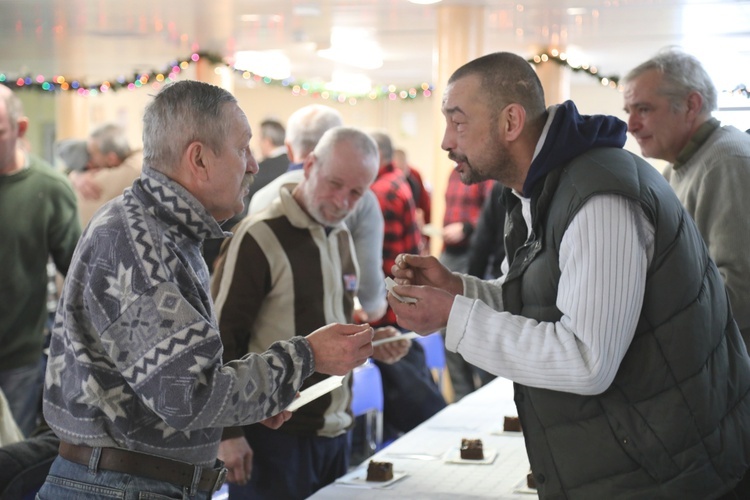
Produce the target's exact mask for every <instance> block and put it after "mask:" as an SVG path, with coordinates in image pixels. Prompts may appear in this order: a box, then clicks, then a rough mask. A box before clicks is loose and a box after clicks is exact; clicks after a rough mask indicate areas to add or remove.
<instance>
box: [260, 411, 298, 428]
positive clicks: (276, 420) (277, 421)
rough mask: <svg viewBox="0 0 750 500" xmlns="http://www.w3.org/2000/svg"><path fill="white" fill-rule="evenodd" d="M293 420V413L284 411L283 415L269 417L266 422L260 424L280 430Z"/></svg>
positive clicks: (262, 421)
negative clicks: (284, 424) (288, 421)
mask: <svg viewBox="0 0 750 500" xmlns="http://www.w3.org/2000/svg"><path fill="white" fill-rule="evenodd" d="M290 418H292V412H290V411H286V410H284V411H282V412H281V413H277V414H276V415H274V416H273V417H268V418H267V419H265V420H261V421H260V422H259V423H261V424H263V425H265V426H266V427H268V428H269V429H274V430H275V429H278V428H279V427H281V425H282V424H283V423H284V422H286V421H287V420H289V419H290Z"/></svg>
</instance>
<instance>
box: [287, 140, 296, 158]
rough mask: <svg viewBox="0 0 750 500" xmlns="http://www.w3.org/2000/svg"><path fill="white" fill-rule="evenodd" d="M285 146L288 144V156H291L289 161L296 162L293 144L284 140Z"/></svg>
mask: <svg viewBox="0 0 750 500" xmlns="http://www.w3.org/2000/svg"><path fill="white" fill-rule="evenodd" d="M284 146H286V157H287V158H289V163H294V161H295V160H296V158H295V157H294V154H293V153H294V152H293V151H292V145H291V144H289V143H288V142H286V141H284Z"/></svg>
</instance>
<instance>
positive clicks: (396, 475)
mask: <svg viewBox="0 0 750 500" xmlns="http://www.w3.org/2000/svg"><path fill="white" fill-rule="evenodd" d="M405 477H406V472H400V471H393V479H391V480H389V481H368V480H367V468H366V467H362V468H359V469H356V470H353V471H351V472H350V473H348V474H346V475H343V476H341V477H340V478H338V479H336V484H340V485H342V486H352V487H355V488H372V489H381V488H387V487H389V486H390V485H392V484H393V483H395V482H396V481H400V480H401V479H403V478H405Z"/></svg>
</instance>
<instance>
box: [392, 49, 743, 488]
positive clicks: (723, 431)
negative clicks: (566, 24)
mask: <svg viewBox="0 0 750 500" xmlns="http://www.w3.org/2000/svg"><path fill="white" fill-rule="evenodd" d="M443 113H444V115H445V117H446V120H447V126H446V131H445V136H444V138H443V143H442V147H443V149H445V150H446V151H448V153H449V157H450V158H451V159H453V160H455V161H456V163H457V168H458V170H459V171H460V172H461V174H462V179H463V181H464V182H466V183H471V182H479V181H482V180H485V179H488V178H489V179H495V180H498V181H500V182H501V183H503V184H504V185H505V186H507V189H506V191H505V193H504V195H505V197H504V200H505V202H506V210H507V218H508V222H507V224H506V231H505V248H506V251H507V257H506V259H507V272H506V273H505V274H504V275H503V276H502V277H501V278H500V279H499V280H498V281H483V280H481V279H479V278H475V277H472V276H467V275H459V274H453V273H450V272H449V271H448V270H447V269H445V268H444V267H443V266H441V265H440V263H439V262H438V261H437V260H436V259H435V258H433V257H419V256H416V255H400V256H398V257H397V259H396V265H394V267H393V272H394V275H395V277H396V279H397V281H398V282H399V283H400V284H402V286H396V287H395V288H394V291H395V292H396V293H398V294H400V295H403V296H411V297H414V298H416V299H417V302H416V303H415V304H407V303H401V302H399V301H398V300H396V298H395V297H394V296H393V295H389V298H388V301H389V303H390V305H391V307H392V308H393V310H394V311H395V313H396V314H397V316H398V321H399V324H400V325H401V326H403V327H405V328H411V329H414V330H416V331H418V332H423V333H428V332H433V331H435V330H437V329H440V328H445V329H446V347H447V348H449V349H452V350H454V351H456V352H458V353H460V354H461V355H462V356H464V357H465V358H466V359H467V360H468V361H470V362H471V363H473V364H476V365H477V366H479V367H481V368H483V369H485V370H488V371H490V372H492V373H494V374H496V375H498V376H503V377H506V378H509V379H511V380H513V381H514V382H515V383H516V385H515V388H516V392H515V401H516V405H517V407H518V413H519V417H520V419H521V423H522V426H523V430H524V438H525V440H526V448H527V452H528V455H529V461H530V463H531V468H532V471H533V473H534V477H535V479H536V482H537V485H538V493H539V496H540V497H541V498H543V499H558V498H642V499H654V498H696V499H698V498H701V499H702V498H718V497H721V496H722V495H729V496H727V498H748V484H747V483H748V482H750V481H748V480H747V479H744V478H745V477H746V472H747V470H748V467H749V466H750V429H749V428H748V426H747V422H748V421H750V359H749V358H748V355H747V351H746V349H745V344H744V342H743V341H742V338H741V337H740V333H739V330H738V328H737V325H736V323H735V322H734V319H733V318H732V315H731V312H730V309H729V305H728V299H727V293H726V290H725V288H724V285H723V282H722V280H721V275H720V274H719V272H718V270H717V268H716V265H715V264H714V262H713V261H712V260H711V259H710V257H709V255H708V251H707V249H706V247H705V245H704V243H703V240H702V238H701V235H700V233H699V232H698V230H697V228H696V226H695V224H694V223H693V221H692V219H691V218H690V216H689V215H688V214H687V212H685V210H684V209H683V208H682V205H681V204H680V202H679V200H678V199H677V198H676V197H675V195H674V193H673V191H672V190H671V188H670V187H669V185H668V184H667V183H666V181H665V180H664V179H663V177H662V176H661V175H660V174H659V173H658V172H657V171H656V170H655V169H654V168H652V167H651V166H650V165H648V164H647V163H646V162H644V161H643V160H642V159H640V158H638V157H637V156H635V155H633V154H631V153H629V152H626V151H624V150H623V149H622V146H623V144H624V143H625V133H626V126H625V123H623V122H622V121H620V120H618V119H616V118H614V117H611V116H599V115H597V116H581V115H579V114H578V111H577V109H576V107H575V105H574V104H573V103H572V102H570V101H568V102H565V103H563V104H561V105H558V106H552V107H550V108H549V109H545V107H544V94H543V91H542V87H541V84H540V82H539V79H538V78H537V76H536V74H535V73H534V71H533V69H532V68H531V67H530V66H529V64H528V63H527V62H526V61H525V60H524V59H522V58H520V57H518V56H516V55H513V54H509V53H496V54H490V55H487V56H484V57H480V58H478V59H476V60H474V61H471V62H469V63H467V64H466V65H464V66H462V67H461V68H459V69H458V70H457V71H456V72H455V73H454V74H453V76H452V77H451V78H450V80H449V81H448V85H447V88H446V92H445V96H444V98H443ZM403 285H412V286H403ZM414 285H417V286H414Z"/></svg>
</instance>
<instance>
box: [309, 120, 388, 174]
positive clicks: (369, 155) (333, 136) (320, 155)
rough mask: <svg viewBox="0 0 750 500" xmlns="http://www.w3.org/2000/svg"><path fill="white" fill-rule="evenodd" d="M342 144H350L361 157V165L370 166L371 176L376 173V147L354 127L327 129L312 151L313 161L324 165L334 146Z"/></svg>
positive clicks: (377, 164) (377, 154)
mask: <svg viewBox="0 0 750 500" xmlns="http://www.w3.org/2000/svg"><path fill="white" fill-rule="evenodd" d="M342 142H346V143H349V144H351V145H352V146H353V147H354V149H356V150H357V151H358V152H359V153H360V154H361V155H362V159H363V163H365V165H367V166H370V165H371V166H372V168H373V174H374V173H377V171H378V166H379V160H378V158H379V153H378V145H377V144H376V143H375V141H374V140H373V138H372V137H370V136H369V135H368V134H366V133H365V132H363V131H361V130H359V129H357V128H354V127H334V128H331V129H328V130H327V131H326V132H325V133H324V134H323V137H321V138H320V141H318V144H317V145H316V146H315V149H314V150H313V154H314V155H315V159H316V160H317V161H319V162H321V163H326V162H327V161H328V159H329V158H330V156H331V154H332V153H333V149H334V148H335V147H336V145H337V144H339V143H342Z"/></svg>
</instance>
